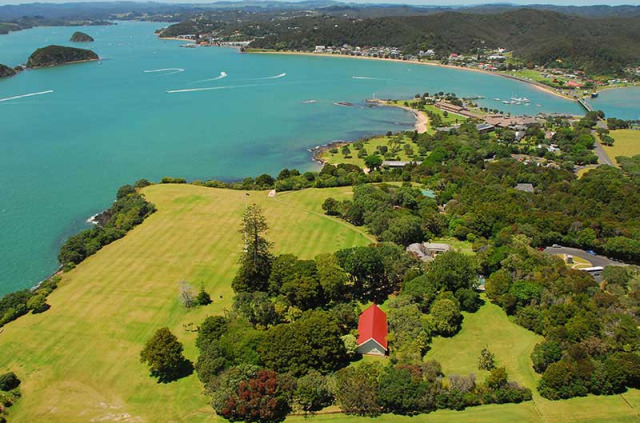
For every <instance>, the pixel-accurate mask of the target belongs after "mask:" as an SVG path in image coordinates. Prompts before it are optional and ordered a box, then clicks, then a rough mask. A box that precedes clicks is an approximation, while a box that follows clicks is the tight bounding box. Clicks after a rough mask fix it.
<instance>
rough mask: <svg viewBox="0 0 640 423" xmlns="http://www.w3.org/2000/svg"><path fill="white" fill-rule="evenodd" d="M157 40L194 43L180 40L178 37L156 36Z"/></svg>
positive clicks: (193, 41) (184, 39)
mask: <svg viewBox="0 0 640 423" xmlns="http://www.w3.org/2000/svg"><path fill="white" fill-rule="evenodd" d="M158 39H159V40H171V41H183V42H185V43H195V40H189V39H187V38H180V37H160V36H158Z"/></svg>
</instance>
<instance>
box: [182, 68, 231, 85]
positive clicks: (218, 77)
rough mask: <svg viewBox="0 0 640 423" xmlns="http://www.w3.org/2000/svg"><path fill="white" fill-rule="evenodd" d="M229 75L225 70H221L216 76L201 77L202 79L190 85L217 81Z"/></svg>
mask: <svg viewBox="0 0 640 423" xmlns="http://www.w3.org/2000/svg"><path fill="white" fill-rule="evenodd" d="M227 76H229V75H228V74H227V73H226V72H224V71H223V72H220V75H218V76H216V77H215V78H209V79H201V80H200V81H196V82H192V83H191V84H190V85H193V84H199V83H201V82H209V81H217V80H219V79H222V78H226V77H227Z"/></svg>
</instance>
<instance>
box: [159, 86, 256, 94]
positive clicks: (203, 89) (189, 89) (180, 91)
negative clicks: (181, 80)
mask: <svg viewBox="0 0 640 423" xmlns="http://www.w3.org/2000/svg"><path fill="white" fill-rule="evenodd" d="M260 86H261V85H260V84H247V85H224V86H221V87H206V88H185V89H181V90H169V91H167V94H177V93H195V92H198V91H215V90H231V89H233V88H248V87H260Z"/></svg>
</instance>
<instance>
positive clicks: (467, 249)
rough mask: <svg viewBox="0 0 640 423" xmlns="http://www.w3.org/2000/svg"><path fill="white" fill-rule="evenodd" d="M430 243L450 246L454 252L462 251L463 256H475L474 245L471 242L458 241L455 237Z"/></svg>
mask: <svg viewBox="0 0 640 423" xmlns="http://www.w3.org/2000/svg"><path fill="white" fill-rule="evenodd" d="M429 242H434V243H442V244H449V245H451V247H452V248H453V249H454V250H456V251H460V252H461V253H463V254H467V255H473V254H475V253H474V252H473V245H472V244H471V243H470V242H469V241H460V240H459V239H456V238H453V237H442V238H434V239H432V240H430V241H429Z"/></svg>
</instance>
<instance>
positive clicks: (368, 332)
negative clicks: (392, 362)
mask: <svg viewBox="0 0 640 423" xmlns="http://www.w3.org/2000/svg"><path fill="white" fill-rule="evenodd" d="M387 335H388V328H387V315H386V313H385V312H384V311H382V309H380V307H378V306H377V305H376V304H375V303H374V304H372V305H371V306H370V307H368V308H367V309H365V310H364V311H363V312H362V313H361V314H360V319H359V320H358V340H357V342H358V353H360V354H363V355H379V356H384V355H386V353H387V348H388V344H387Z"/></svg>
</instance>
